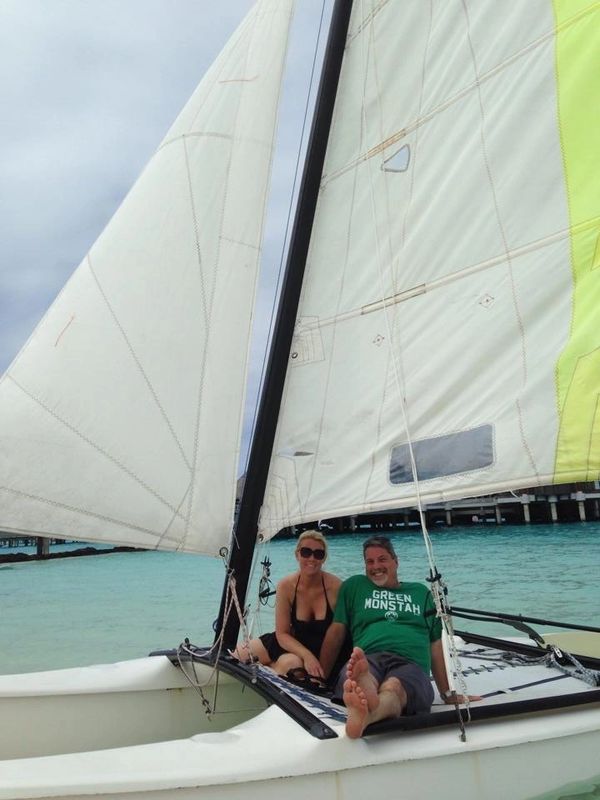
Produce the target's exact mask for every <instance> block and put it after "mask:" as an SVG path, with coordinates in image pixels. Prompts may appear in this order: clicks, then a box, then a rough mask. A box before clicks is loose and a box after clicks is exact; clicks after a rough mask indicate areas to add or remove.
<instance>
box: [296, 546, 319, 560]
mask: <svg viewBox="0 0 600 800" xmlns="http://www.w3.org/2000/svg"><path fill="white" fill-rule="evenodd" d="M298 552H299V553H300V555H301V556H302V558H310V557H311V556H314V557H315V558H316V559H317V561H323V559H324V558H325V550H323V548H321V547H317V548H316V550H313V549H312V547H301V548H300V550H298Z"/></svg>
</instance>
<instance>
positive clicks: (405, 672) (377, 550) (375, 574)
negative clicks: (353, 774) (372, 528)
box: [320, 536, 479, 739]
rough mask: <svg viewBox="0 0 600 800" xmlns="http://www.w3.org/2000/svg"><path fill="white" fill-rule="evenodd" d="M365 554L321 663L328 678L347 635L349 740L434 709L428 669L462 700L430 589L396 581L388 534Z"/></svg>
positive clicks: (340, 692) (448, 696) (371, 542)
mask: <svg viewBox="0 0 600 800" xmlns="http://www.w3.org/2000/svg"><path fill="white" fill-rule="evenodd" d="M363 555H364V559H365V572H366V575H354V576H353V577H352V578H348V580H346V581H344V583H343V584H342V586H341V588H340V592H339V595H338V599H337V605H336V608H335V614H334V618H333V622H332V623H331V625H330V627H329V630H328V631H327V634H326V636H325V640H324V642H323V647H322V649H321V657H320V661H321V665H322V667H323V670H324V672H325V674H326V675H329V673H330V671H331V668H332V665H333V663H334V662H335V659H336V657H337V655H338V653H339V650H340V647H341V645H342V643H343V641H344V639H345V636H346V633H347V632H348V631H350V633H351V637H352V643H353V645H354V649H353V650H352V655H351V657H350V660H349V661H348V663H347V664H346V666H345V667H344V669H342V671H341V672H340V675H339V677H338V679H337V682H336V690H335V695H336V696H338V697H343V699H344V703H345V705H346V707H347V709H348V720H347V722H346V733H347V735H348V736H349V737H350V738H352V739H356V738H358V737H359V736H362V733H363V731H364V729H365V728H366V727H367V725H370V724H371V723H372V722H378V721H379V720H382V719H389V718H395V717H399V716H401V715H403V714H416V713H417V712H419V711H429V709H430V707H431V703H432V702H433V697H434V695H433V688H432V686H431V680H430V678H429V673H430V671H431V672H432V673H433V677H434V680H435V682H436V685H437V687H438V691H439V693H440V696H441V697H442V698H443V699H444V701H445V702H447V703H454V702H455V700H457V701H458V702H463V701H464V698H463V697H462V696H460V695H459V696H458V697H455V695H454V694H453V693H452V692H451V691H450V690H449V684H448V676H447V673H446V665H445V662H444V654H443V650H442V640H441V636H442V625H441V621H440V619H439V618H438V617H437V616H436V611H435V604H434V602H433V597H432V595H431V592H430V591H429V589H428V588H427V587H426V586H424V585H423V584H421V583H408V582H406V581H402V582H400V581H399V580H398V559H397V557H396V553H395V551H394V548H393V546H392V543H391V542H390V540H389V539H388V538H387V537H386V536H373V537H371V538H370V539H367V541H366V542H365V543H364V544H363ZM471 699H474V700H475V699H479V698H475V697H474V698H471Z"/></svg>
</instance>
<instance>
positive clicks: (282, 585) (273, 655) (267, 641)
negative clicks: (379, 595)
mask: <svg viewBox="0 0 600 800" xmlns="http://www.w3.org/2000/svg"><path fill="white" fill-rule="evenodd" d="M326 558H327V541H326V540H325V537H324V536H323V534H322V533H321V532H320V531H316V530H308V531H304V533H302V534H301V535H300V536H299V537H298V541H297V542H296V561H297V562H298V567H299V569H298V571H297V572H294V573H293V574H292V575H286V577H285V578H282V579H281V580H280V581H279V583H278V584H277V592H276V596H275V632H274V633H265V634H263V635H262V636H260V637H259V638H258V639H252V640H251V641H250V642H249V643H248V645H243V644H242V645H238V648H237V650H236V651H235V653H234V655H235V656H236V658H239V659H240V661H248V660H249V653H248V648H249V649H250V654H251V655H252V657H253V658H254V659H258V661H260V663H261V664H264V665H265V666H268V667H271V668H272V669H274V670H275V672H277V673H279V674H280V675H286V674H287V672H288V671H289V670H290V669H295V668H297V667H303V668H304V669H305V670H306V672H307V673H308V674H309V675H312V676H313V677H315V678H324V677H325V676H324V673H323V670H322V669H321V664H320V663H319V651H320V649H321V644H322V643H323V638H324V636H325V633H326V631H327V628H328V627H329V625H330V624H331V622H332V620H333V610H334V608H335V603H336V600H337V595H338V590H339V588H340V585H341V583H342V582H341V580H340V579H339V578H338V577H336V576H335V575H332V574H331V573H330V572H325V571H323V570H322V566H323V564H324V563H325V559H326Z"/></svg>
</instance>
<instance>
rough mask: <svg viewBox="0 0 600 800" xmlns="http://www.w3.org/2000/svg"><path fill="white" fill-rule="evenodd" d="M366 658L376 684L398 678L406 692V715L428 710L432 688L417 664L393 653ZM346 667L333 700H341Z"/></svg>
mask: <svg viewBox="0 0 600 800" xmlns="http://www.w3.org/2000/svg"><path fill="white" fill-rule="evenodd" d="M366 658H367V661H368V662H369V667H370V670H371V674H372V675H373V677H374V678H375V679H376V680H377V683H379V684H382V683H383V681H384V680H386V679H387V678H398V680H399V681H400V683H401V684H402V686H403V688H404V691H405V692H406V697H407V702H406V708H405V710H404V713H405V714H406V715H410V714H418V713H419V712H421V711H429V710H430V708H431V704H432V703H433V697H434V695H433V686H432V685H431V680H430V678H429V676H428V675H426V674H425V672H423V670H422V669H421V667H420V666H419V665H418V664H415V662H414V661H409V660H408V659H407V658H403V657H402V656H398V655H396V654H395V653H371V654H370V655H367V657H366ZM347 666H348V665H347V664H345V665H344V668H343V669H342V671H341V672H340V674H339V676H338V679H337V681H336V684H335V692H334V696H333V699H334V700H338V701H341V699H342V695H343V692H344V681H345V680H346V667H347Z"/></svg>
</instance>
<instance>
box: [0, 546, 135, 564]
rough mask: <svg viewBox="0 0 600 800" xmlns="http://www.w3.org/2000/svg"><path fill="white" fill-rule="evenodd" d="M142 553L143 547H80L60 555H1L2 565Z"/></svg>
mask: <svg viewBox="0 0 600 800" xmlns="http://www.w3.org/2000/svg"><path fill="white" fill-rule="evenodd" d="M136 552H138V553H142V552H144V548H142V547H125V546H119V547H78V548H77V550H61V551H60V552H59V553H44V554H42V555H38V554H37V553H6V554H0V564H10V563H15V562H18V561H49V560H51V559H53V558H72V557H73V556H102V555H106V554H107V553H136Z"/></svg>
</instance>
